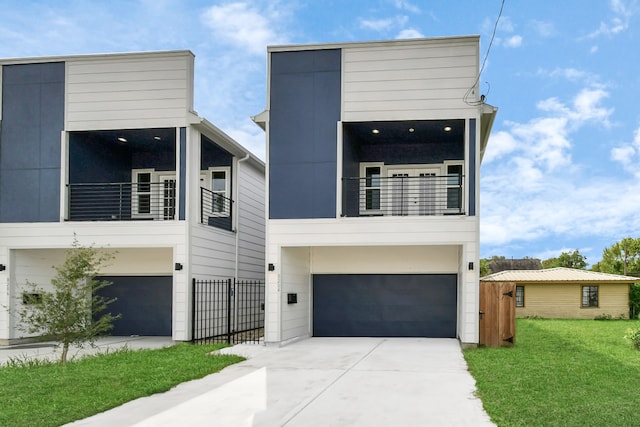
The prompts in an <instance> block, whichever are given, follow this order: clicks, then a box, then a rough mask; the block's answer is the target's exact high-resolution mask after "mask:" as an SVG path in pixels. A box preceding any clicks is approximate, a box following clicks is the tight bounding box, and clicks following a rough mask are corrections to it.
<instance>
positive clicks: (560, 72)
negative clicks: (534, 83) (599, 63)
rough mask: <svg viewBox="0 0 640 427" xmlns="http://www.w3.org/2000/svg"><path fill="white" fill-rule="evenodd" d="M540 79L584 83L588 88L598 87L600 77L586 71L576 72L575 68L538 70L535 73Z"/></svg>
mask: <svg viewBox="0 0 640 427" xmlns="http://www.w3.org/2000/svg"><path fill="white" fill-rule="evenodd" d="M537 74H538V76H540V77H551V78H554V79H557V78H561V79H565V80H569V81H570V82H574V83H584V84H587V85H589V86H594V87H595V86H598V82H599V81H600V77H599V76H598V75H596V74H593V73H591V72H588V71H584V70H578V69H576V68H572V67H568V68H560V67H558V68H554V69H553V70H546V69H539V70H538V72H537Z"/></svg>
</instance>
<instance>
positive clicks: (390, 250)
mask: <svg viewBox="0 0 640 427" xmlns="http://www.w3.org/2000/svg"><path fill="white" fill-rule="evenodd" d="M458 250H459V249H458V247H456V246H394V247H390V246H374V247H370V246H350V247H344V246H338V247H335V246H334V247H326V246H325V247H314V248H312V249H311V265H312V267H311V272H312V273H313V274H457V273H458V270H459V263H460V262H459V255H458Z"/></svg>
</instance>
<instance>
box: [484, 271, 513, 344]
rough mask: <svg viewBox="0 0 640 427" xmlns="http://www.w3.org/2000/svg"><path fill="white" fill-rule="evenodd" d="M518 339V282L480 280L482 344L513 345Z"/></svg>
mask: <svg viewBox="0 0 640 427" xmlns="http://www.w3.org/2000/svg"><path fill="white" fill-rule="evenodd" d="M515 340H516V284H515V283H512V282H483V281H480V345H484V346H487V347H500V346H512V345H514V344H515Z"/></svg>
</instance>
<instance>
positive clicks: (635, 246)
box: [591, 237, 640, 319]
mask: <svg viewBox="0 0 640 427" xmlns="http://www.w3.org/2000/svg"><path fill="white" fill-rule="evenodd" d="M591 270H593V271H600V272H602V273H611V274H623V275H625V276H627V275H629V276H636V277H640V238H638V239H634V238H631V237H625V238H624V239H622V240H620V241H619V242H616V243H614V244H613V245H611V246H610V247H608V248H605V249H604V250H603V251H602V260H601V261H600V262H598V263H596V264H594V265H593V267H592V268H591ZM639 313H640V284H639V283H635V284H632V285H631V286H630V288H629V317H630V318H632V319H633V318H636V317H637V316H638V314H639Z"/></svg>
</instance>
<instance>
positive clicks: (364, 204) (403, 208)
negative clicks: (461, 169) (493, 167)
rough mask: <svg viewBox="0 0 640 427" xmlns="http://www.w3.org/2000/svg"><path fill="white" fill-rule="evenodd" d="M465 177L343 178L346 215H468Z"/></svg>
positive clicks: (425, 175)
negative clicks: (466, 212)
mask: <svg viewBox="0 0 640 427" xmlns="http://www.w3.org/2000/svg"><path fill="white" fill-rule="evenodd" d="M463 182H464V176H463V175H460V174H451V175H446V176H436V175H427V174H424V175H422V176H406V175H405V174H398V176H393V177H381V176H379V175H372V176H368V177H365V178H360V177H352V178H343V180H342V192H343V216H347V217H355V216H435V215H464V205H465V204H464V191H463V190H464V188H463Z"/></svg>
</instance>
